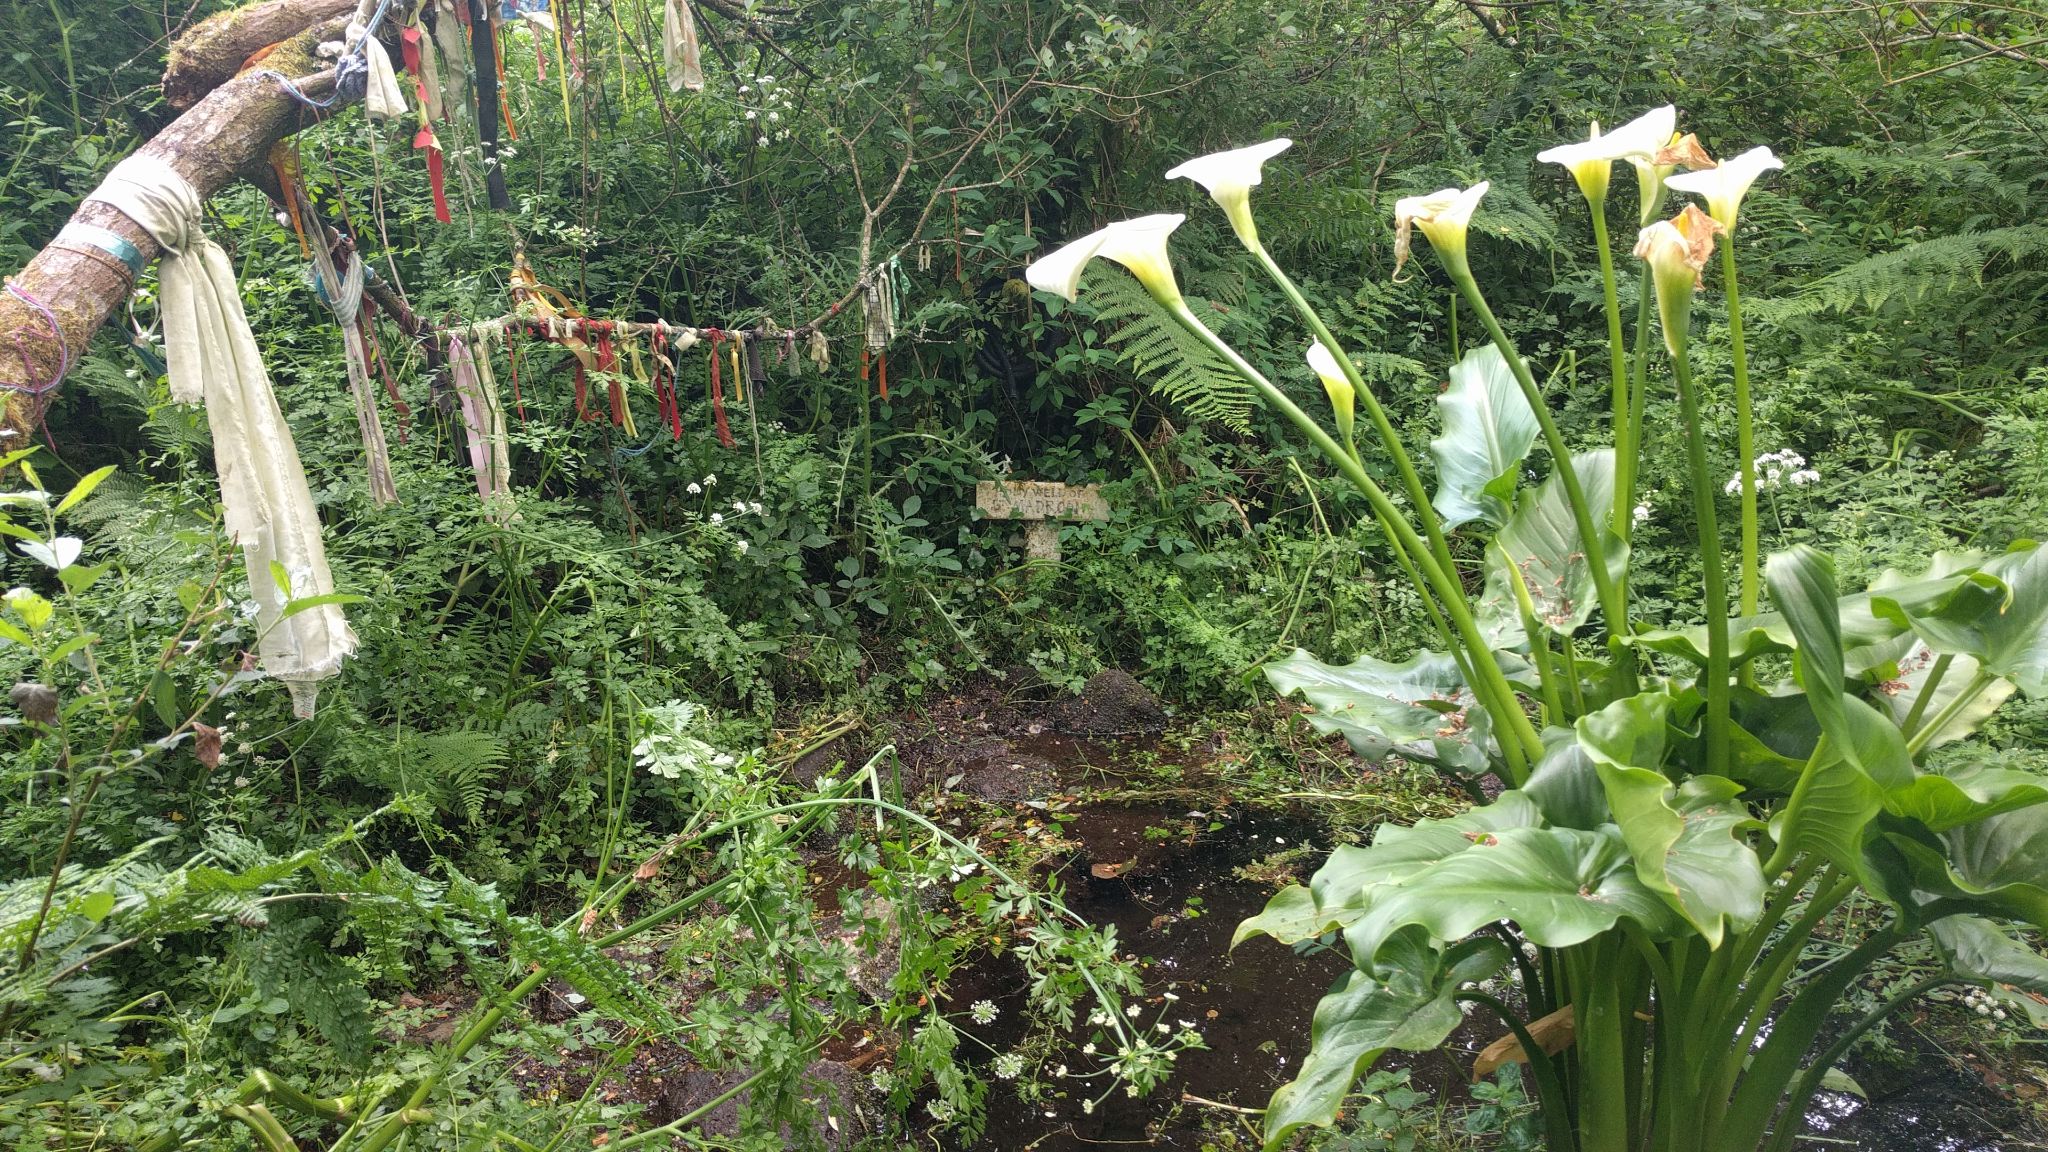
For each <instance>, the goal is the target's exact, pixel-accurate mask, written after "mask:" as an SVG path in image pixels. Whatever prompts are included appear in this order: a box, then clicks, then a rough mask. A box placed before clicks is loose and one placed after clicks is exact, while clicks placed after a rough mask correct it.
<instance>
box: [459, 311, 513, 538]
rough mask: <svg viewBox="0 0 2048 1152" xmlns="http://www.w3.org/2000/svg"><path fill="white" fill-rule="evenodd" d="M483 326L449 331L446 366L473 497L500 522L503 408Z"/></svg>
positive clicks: (505, 507)
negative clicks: (459, 418) (459, 413)
mask: <svg viewBox="0 0 2048 1152" xmlns="http://www.w3.org/2000/svg"><path fill="white" fill-rule="evenodd" d="M488 331H489V329H487V328H486V329H477V328H472V329H471V330H470V335H471V340H464V339H463V338H462V335H461V334H460V333H458V332H450V333H449V334H448V371H449V377H450V379H451V380H453V382H454V385H455V398H456V399H457V400H459V401H461V404H462V426H463V430H464V432H465V433H466V434H467V437H468V440H469V466H470V470H471V471H473V472H475V473H476V494H477V497H478V498H479V499H481V500H482V501H483V502H484V507H485V508H486V509H487V510H488V513H489V515H490V516H491V518H492V519H494V520H497V521H499V522H500V523H503V522H504V519H505V518H506V517H507V516H509V515H510V513H511V504H512V477H511V473H512V467H511V462H510V459H509V457H508V454H507V452H506V446H505V441H506V436H505V409H504V407H503V406H502V405H500V404H499V403H498V382H497V378H496V377H495V376H494V375H493V374H492V373H491V346H490V344H489V342H488V337H487V335H486V334H487V333H488ZM471 341H474V343H472V342H471Z"/></svg>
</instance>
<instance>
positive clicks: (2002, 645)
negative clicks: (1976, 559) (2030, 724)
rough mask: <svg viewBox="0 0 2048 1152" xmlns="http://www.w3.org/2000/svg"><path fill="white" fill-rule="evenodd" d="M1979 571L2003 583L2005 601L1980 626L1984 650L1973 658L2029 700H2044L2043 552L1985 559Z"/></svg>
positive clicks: (2047, 598)
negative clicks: (2015, 687)
mask: <svg viewBox="0 0 2048 1152" xmlns="http://www.w3.org/2000/svg"><path fill="white" fill-rule="evenodd" d="M1983 571H1984V573H1985V574H1986V575H1988V576H1995V577H1997V578H1998V579H1999V580H2002V581H2004V583H2005V587H2006V591H2007V596H2008V599H2007V601H2006V603H2005V605H2004V609H2003V611H2001V612H1999V613H1998V614H1997V615H1996V616H1995V617H1992V618H1990V619H1988V620H1986V621H1985V622H1984V623H1983V624H1982V629H1983V633H1984V648H1983V650H1982V651H1980V652H1977V653H1974V655H1976V656H1977V657H1978V658H1979V659H1980V660H1982V661H1983V664H1984V667H1985V668H1987V669H1989V670H1990V671H1991V672H1993V673H1996V674H1997V675H1999V676H2003V677H2005V678H2006V679H2007V680H2010V681H2012V682H2013V683H2014V684H2016V685H2018V686H2019V690H2020V691H2022V692H2024V693H2026V694H2027V695H2028V696H2029V697H2031V698H2035V699H2039V698H2040V697H2042V696H2048V548H2043V547H2041V546H2040V545H2038V544H2027V545H2024V546H2022V547H2018V548H2014V549H2013V550H2012V551H2010V552H2007V553H2005V554H2004V555H2002V556H1995V557H1993V558H1991V559H1990V560H1988V561H1986V562H1985V563H1984V567H1983Z"/></svg>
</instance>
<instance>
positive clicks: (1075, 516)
mask: <svg viewBox="0 0 2048 1152" xmlns="http://www.w3.org/2000/svg"><path fill="white" fill-rule="evenodd" d="M974 503H975V506H976V507H978V508H980V509H981V512H982V515H984V516H987V517H988V518H989V519H991V520H1022V521H1024V522H1025V524H1024V557H1025V559H1027V560H1045V561H1050V562H1053V563H1057V562H1058V561H1059V558H1060V530H1059V525H1058V524H1057V523H1056V521H1060V520H1107V519H1109V502H1108V501H1107V500H1104V499H1103V498H1102V490H1101V489H1100V488H1098V487H1097V486H1096V485H1093V484H1055V483H1051V482H1049V481H1044V480H983V481H982V482H981V483H979V484H977V485H975V487H974Z"/></svg>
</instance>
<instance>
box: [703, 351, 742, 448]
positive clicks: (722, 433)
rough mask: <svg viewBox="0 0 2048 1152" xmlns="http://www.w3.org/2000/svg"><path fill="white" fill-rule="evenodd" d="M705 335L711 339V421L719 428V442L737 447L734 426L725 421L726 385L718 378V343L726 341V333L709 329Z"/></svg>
mask: <svg viewBox="0 0 2048 1152" xmlns="http://www.w3.org/2000/svg"><path fill="white" fill-rule="evenodd" d="M704 334H705V335H706V336H709V337H711V420H712V423H714V424H716V425H717V426H718V442H719V443H720V444H723V445H725V446H726V447H727V448H733V447H737V445H736V444H735V443H734V441H733V438H732V426H731V425H730V424H728V423H726V419H725V385H724V384H723V383H721V382H720V381H719V378H718V342H719V341H720V340H723V339H725V333H723V332H720V331H719V330H718V329H716V328H707V329H705V331H704Z"/></svg>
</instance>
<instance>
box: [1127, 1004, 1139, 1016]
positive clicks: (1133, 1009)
mask: <svg viewBox="0 0 2048 1152" xmlns="http://www.w3.org/2000/svg"><path fill="white" fill-rule="evenodd" d="M1140 1011H1141V1009H1140V1008H1139V1007H1138V1006H1137V1005H1136V1004H1133V1005H1131V1006H1130V1007H1129V1008H1126V1009H1124V1015H1126V1016H1129V1017H1130V1018H1131V1019H1133V1020H1136V1019H1137V1018H1138V1013H1139V1012H1140Z"/></svg>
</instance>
